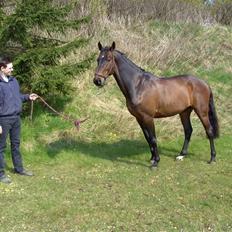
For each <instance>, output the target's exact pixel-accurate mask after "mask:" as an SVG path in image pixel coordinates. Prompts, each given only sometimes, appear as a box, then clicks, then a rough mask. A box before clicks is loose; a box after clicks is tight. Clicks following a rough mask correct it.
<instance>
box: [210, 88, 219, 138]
mask: <svg viewBox="0 0 232 232" xmlns="http://www.w3.org/2000/svg"><path fill="white" fill-rule="evenodd" d="M209 121H210V124H211V126H212V128H213V138H217V137H219V124H218V118H217V113H216V109H215V105H214V100H213V93H212V91H210V98H209Z"/></svg>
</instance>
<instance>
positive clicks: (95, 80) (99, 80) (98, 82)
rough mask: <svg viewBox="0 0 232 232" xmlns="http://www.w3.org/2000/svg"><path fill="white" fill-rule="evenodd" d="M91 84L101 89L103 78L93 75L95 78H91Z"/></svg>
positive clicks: (103, 82)
mask: <svg viewBox="0 0 232 232" xmlns="http://www.w3.org/2000/svg"><path fill="white" fill-rule="evenodd" d="M93 83H94V84H95V85H96V86H98V87H102V86H103V85H104V84H105V78H102V77H99V76H98V75H95V77H94V78H93Z"/></svg>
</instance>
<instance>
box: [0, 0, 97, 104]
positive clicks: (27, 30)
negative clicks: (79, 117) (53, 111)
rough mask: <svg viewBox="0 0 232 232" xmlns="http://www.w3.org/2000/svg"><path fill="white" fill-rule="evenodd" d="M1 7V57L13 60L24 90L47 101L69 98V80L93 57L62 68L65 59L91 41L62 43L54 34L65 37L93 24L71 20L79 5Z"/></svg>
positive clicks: (43, 1) (29, 2) (40, 0)
mask: <svg viewBox="0 0 232 232" xmlns="http://www.w3.org/2000/svg"><path fill="white" fill-rule="evenodd" d="M1 3H2V4H0V54H3V55H9V56H11V57H12V58H13V61H14V68H15V75H16V76H17V79H18V80H19V81H20V83H21V86H22V87H23V90H24V91H26V92H32V91H33V92H36V93H38V94H41V95H43V96H45V95H46V99H48V98H49V97H51V96H52V97H55V96H57V95H62V94H63V95H67V94H69V92H70V89H71V88H70V77H73V76H74V75H76V74H78V73H80V72H81V71H83V70H85V69H87V68H88V67H89V66H90V63H91V61H92V59H93V54H92V55H90V57H87V58H86V59H85V60H83V61H82V62H80V63H76V64H70V65H60V63H59V59H60V58H61V57H62V56H66V55H68V53H69V52H71V51H72V52H73V51H75V50H76V49H78V48H80V47H83V46H85V45H86V44H87V43H88V38H77V39H75V40H73V41H61V40H59V39H56V38H54V34H55V33H57V32H59V33H63V34H65V32H66V30H68V29H70V28H71V29H76V30H78V28H79V27H80V26H81V25H83V24H84V23H89V22H90V20H91V19H90V17H89V16H86V17H82V18H78V19H74V20H71V19H69V17H68V16H69V14H70V12H71V10H72V9H73V7H75V4H77V3H73V2H72V3H69V4H65V5H63V6H57V5H55V4H54V3H52V1H50V0H36V1H34V0H21V1H2V2H1ZM6 4H11V11H12V13H9V12H5V11H6V10H5V9H6ZM35 31H36V32H37V33H35ZM38 31H39V32H40V33H38ZM45 35H46V36H45Z"/></svg>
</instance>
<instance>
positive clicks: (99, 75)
mask: <svg viewBox="0 0 232 232" xmlns="http://www.w3.org/2000/svg"><path fill="white" fill-rule="evenodd" d="M95 76H98V77H102V78H104V80H106V79H107V78H108V77H105V76H103V75H101V74H97V73H95Z"/></svg>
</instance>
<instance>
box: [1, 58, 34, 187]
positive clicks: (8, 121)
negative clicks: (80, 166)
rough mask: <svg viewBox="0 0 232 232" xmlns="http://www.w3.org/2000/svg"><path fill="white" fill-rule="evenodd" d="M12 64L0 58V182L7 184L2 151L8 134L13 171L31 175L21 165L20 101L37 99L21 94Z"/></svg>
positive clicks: (30, 95) (7, 178)
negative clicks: (13, 73)
mask: <svg viewBox="0 0 232 232" xmlns="http://www.w3.org/2000/svg"><path fill="white" fill-rule="evenodd" d="M12 71H13V64H12V62H11V61H10V59H8V58H2V59H0V182H2V183H6V184H9V183H11V180H10V178H9V177H8V176H6V175H5V171H4V169H5V161H4V151H5V148H6V139H7V136H8V134H9V135H10V142H11V156H12V161H13V165H14V172H15V173H16V174H19V175H23V176H33V173H32V172H30V171H26V170H25V169H24V167H23V163H22V157H21V153H20V150H19V146H20V125H21V122H20V113H21V111H22V102H24V101H27V100H31V101H34V100H36V99H37V97H38V95H37V94H34V93H32V94H21V93H20V87H19V84H18V81H17V80H16V79H15V78H14V77H13V76H11V74H12Z"/></svg>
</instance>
